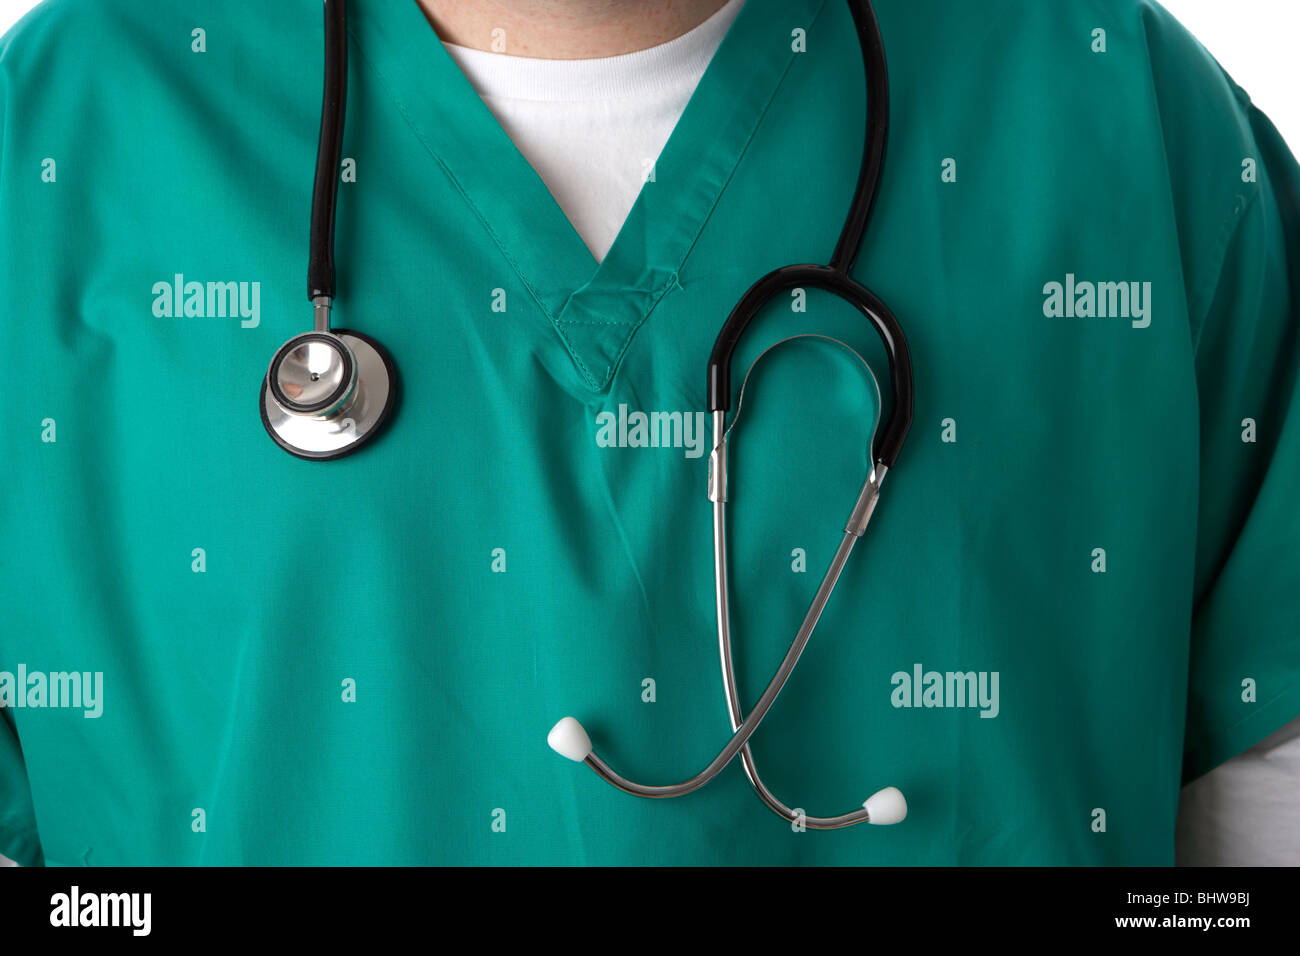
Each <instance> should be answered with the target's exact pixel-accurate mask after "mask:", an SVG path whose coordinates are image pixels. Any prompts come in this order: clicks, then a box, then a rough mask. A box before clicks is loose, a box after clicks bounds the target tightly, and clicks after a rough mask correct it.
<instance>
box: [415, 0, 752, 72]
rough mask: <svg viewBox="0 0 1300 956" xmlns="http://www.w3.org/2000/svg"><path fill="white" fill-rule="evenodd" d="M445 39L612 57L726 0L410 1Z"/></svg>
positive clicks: (553, 54)
mask: <svg viewBox="0 0 1300 956" xmlns="http://www.w3.org/2000/svg"><path fill="white" fill-rule="evenodd" d="M418 2H419V4H420V6H421V7H422V8H423V9H424V14H425V16H426V17H428V19H429V22H430V23H431V24H432V25H433V28H434V30H436V31H437V33H438V36H439V37H440V38H441V39H442V40H443V41H444V42H446V43H454V44H456V45H457V46H466V47H470V48H471V49H475V50H489V51H492V52H495V53H507V54H510V55H512V56H527V57H537V58H540V59H545V60H586V59H591V58H593V57H601V56H619V55H620V54H623V53H633V52H635V51H637V50H645V49H648V48H650V47H652V46H658V45H659V44H660V43H667V42H668V41H669V40H674V39H676V38H677V37H679V36H681V35H682V34H684V33H687V32H689V31H691V30H693V29H694V28H695V27H697V26H699V25H700V24H701V23H703V22H704V21H705V20H707V19H708V18H709V17H711V16H713V14H715V13H717V12H718V10H720V9H722V7H723V6H725V4H726V0H418Z"/></svg>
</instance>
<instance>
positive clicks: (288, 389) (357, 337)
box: [261, 330, 397, 461]
mask: <svg viewBox="0 0 1300 956" xmlns="http://www.w3.org/2000/svg"><path fill="white" fill-rule="evenodd" d="M396 395H397V374H396V371H395V369H394V367H393V363H392V360H391V359H390V358H389V357H388V353H386V352H385V351H384V349H383V347H382V346H380V345H379V343H378V342H376V341H375V340H374V339H371V338H369V337H368V336H365V335H362V334H361V333H359V332H348V331H343V330H338V331H331V332H306V333H304V334H302V335H298V336H295V337H294V338H292V339H290V340H289V341H288V342H286V343H285V344H284V345H283V346H281V347H280V350H279V351H278V352H276V353H275V357H274V358H273V359H272V360H271V367H270V368H269V369H268V370H267V373H266V378H265V379H264V380H263V381H262V394H261V406H262V424H263V425H265V426H266V430H267V433H268V434H270V436H271V437H272V438H273V439H274V440H275V442H276V444H278V445H279V446H280V447H281V448H283V449H284V450H285V451H287V452H288V453H289V454H291V455H296V456H297V457H299V458H308V459H311V460H314V461H327V460H329V459H332V458H342V457H343V456H344V455H348V454H351V453H352V452H354V451H356V450H357V449H358V448H360V447H361V446H362V445H364V444H365V443H366V442H368V441H369V440H370V439H371V438H373V437H374V436H375V435H377V434H378V433H379V431H380V429H382V428H383V426H384V423H385V422H386V421H387V420H388V418H389V417H390V415H391V414H392V410H393V407H394V404H395V400H396Z"/></svg>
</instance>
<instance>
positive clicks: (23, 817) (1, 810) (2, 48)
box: [0, 31, 44, 866]
mask: <svg viewBox="0 0 1300 956" xmlns="http://www.w3.org/2000/svg"><path fill="white" fill-rule="evenodd" d="M13 33H14V31H10V33H8V34H6V35H5V36H4V37H3V38H0V303H6V302H12V301H13V298H12V296H10V295H9V294H8V290H7V289H6V288H5V276H6V274H7V262H8V259H9V243H10V242H12V241H13V237H14V233H16V232H17V231H19V224H18V223H12V222H9V221H8V217H7V216H6V214H5V196H6V195H7V194H8V192H9V182H8V176H9V173H8V170H9V169H11V168H12V165H13V164H12V163H11V162H10V161H9V160H10V157H9V155H8V152H9V150H8V143H7V140H6V138H5V131H6V130H7V129H8V126H9V122H10V120H11V117H10V115H9V114H10V110H9V91H10V84H9V76H8V69H7V67H8V65H9V64H8V63H6V62H5V61H6V59H7V56H6V54H7V53H8V49H9V43H10V41H11V40H12V38H13ZM6 321H13V315H12V313H11V312H8V311H7V310H6V311H0V322H6ZM3 460H4V457H3V455H2V454H0V469H2V468H3V464H2V463H3ZM2 474H3V471H0V475H2ZM10 557H11V558H12V555H11V556H10ZM2 571H3V561H0V572H2ZM3 638H4V629H3V628H0V671H10V672H12V671H13V669H14V661H12V660H11V659H10V654H11V653H12V648H10V647H7V646H6V645H5V643H4V640H3ZM0 854H3V855H4V856H7V857H9V859H11V860H13V861H15V862H17V863H21V864H23V865H24V866H38V865H40V864H42V863H43V862H44V859H43V856H42V854H41V844H40V840H39V839H38V837H37V834H36V813H35V811H34V809H33V807H32V795H31V788H30V787H29V785H28V782H27V768H26V765H25V763H24V761H23V753H22V748H21V747H20V746H19V743H18V732H17V730H16V728H15V727H14V722H13V719H12V717H11V715H10V713H9V711H8V710H7V709H6V708H5V707H3V706H0Z"/></svg>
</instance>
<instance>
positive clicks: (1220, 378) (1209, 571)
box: [1183, 80, 1300, 782]
mask: <svg viewBox="0 0 1300 956" xmlns="http://www.w3.org/2000/svg"><path fill="white" fill-rule="evenodd" d="M1229 84H1230V86H1231V89H1232V93H1233V95H1234V96H1235V97H1236V100H1237V103H1236V111H1235V112H1236V113H1237V115H1236V116H1234V117H1233V119H1234V120H1237V121H1238V122H1240V123H1241V128H1242V130H1243V132H1245V131H1247V130H1248V135H1247V136H1246V137H1245V146H1246V152H1245V154H1244V157H1243V158H1242V159H1241V160H1238V161H1237V163H1240V164H1241V165H1240V168H1241V169H1242V170H1243V171H1244V172H1243V175H1242V183H1241V186H1240V187H1239V192H1238V194H1237V198H1236V202H1235V204H1234V205H1233V206H1232V207H1230V208H1229V209H1228V210H1226V212H1225V218H1224V219H1223V221H1222V228H1221V231H1220V233H1219V235H1218V236H1217V237H1216V238H1217V244H1216V246H1215V248H1216V250H1217V251H1218V254H1219V258H1220V259H1221V267H1220V268H1219V269H1218V270H1217V272H1215V271H1211V272H1209V273H1208V274H1206V275H1204V276H1202V277H1201V278H1202V279H1203V280H1204V285H1203V286H1202V288H1203V292H1204V295H1203V299H1202V301H1203V302H1205V303H1207V304H1208V305H1207V307H1206V308H1205V309H1204V315H1203V319H1202V321H1201V322H1200V324H1199V325H1194V326H1193V328H1192V336H1193V344H1194V347H1195V356H1196V378H1197V385H1198V392H1199V408H1200V433H1201V460H1200V509H1199V515H1198V531H1197V550H1196V565H1195V567H1196V571H1195V591H1194V599H1195V604H1194V607H1193V619H1192V635H1191V656H1190V661H1189V673H1188V704H1187V732H1186V737H1185V740H1184V761H1183V779H1184V782H1187V781H1190V780H1192V779H1194V778H1196V777H1199V776H1201V775H1202V774H1204V773H1206V772H1207V771H1209V770H1211V769H1212V768H1214V767H1216V766H1217V765H1219V764H1221V763H1223V762H1224V761H1226V760H1228V759H1229V758H1231V757H1234V756H1236V755H1237V754H1239V753H1241V752H1243V751H1245V750H1246V749H1248V748H1249V747H1251V746H1252V745H1253V744H1255V743H1257V742H1259V741H1260V740H1262V739H1263V738H1264V737H1266V736H1268V735H1269V734H1271V733H1273V732H1274V731H1276V730H1277V729H1278V728H1280V727H1282V726H1283V725H1285V724H1286V723H1287V722H1288V721H1290V720H1291V719H1292V718H1294V717H1295V716H1296V715H1297V714H1300V500H1298V493H1300V375H1298V373H1300V303H1298V302H1297V298H1298V297H1300V168H1298V167H1297V164H1296V160H1295V158H1294V157H1293V156H1292V155H1291V153H1290V151H1289V150H1288V149H1287V146H1286V144H1285V143H1284V142H1283V140H1282V138H1281V136H1280V135H1279V134H1278V132H1277V130H1276V129H1275V128H1274V127H1273V124H1272V123H1271V122H1270V121H1269V120H1268V118H1267V117H1266V116H1265V115H1264V114H1263V113H1262V112H1260V111H1259V110H1258V109H1257V108H1255V107H1254V106H1253V105H1252V104H1251V102H1250V99H1249V97H1248V96H1247V95H1246V93H1245V92H1244V91H1243V90H1241V89H1240V88H1239V87H1237V86H1236V85H1235V84H1232V83H1231V81H1230V80H1229ZM1248 160H1254V164H1253V165H1254V170H1255V175H1254V179H1255V181H1253V182H1252V181H1251V180H1252V177H1251V175H1250V167H1251V164H1250V163H1249V162H1248ZM1235 166H1236V164H1234V168H1235ZM1193 320H1194V321H1195V316H1193Z"/></svg>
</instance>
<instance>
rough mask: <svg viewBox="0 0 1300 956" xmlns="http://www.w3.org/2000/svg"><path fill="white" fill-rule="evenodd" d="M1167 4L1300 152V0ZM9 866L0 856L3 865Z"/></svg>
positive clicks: (11, 15)
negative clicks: (1299, 54) (1299, 51)
mask: <svg viewBox="0 0 1300 956" xmlns="http://www.w3.org/2000/svg"><path fill="white" fill-rule="evenodd" d="M409 2H411V3H414V2H416V0H409ZM968 2H969V0H968ZM976 2H979V0H976ZM1041 2H1044V3H1083V2H1086V0H1041ZM1163 5H1164V6H1165V8H1166V9H1168V10H1169V11H1170V12H1171V13H1173V14H1174V15H1175V16H1176V17H1178V18H1179V19H1180V20H1181V21H1182V22H1183V23H1184V24H1185V25H1186V26H1187V28H1188V29H1189V30H1191V32H1192V33H1193V34H1195V35H1196V37H1197V38H1198V39H1199V40H1200V41H1201V43H1203V44H1204V45H1205V47H1206V48H1207V49H1208V50H1209V51H1210V52H1211V53H1212V54H1214V56H1215V58H1217V59H1218V61H1219V62H1220V63H1221V64H1223V66H1224V68H1225V69H1226V70H1227V71H1228V73H1230V74H1231V75H1232V78H1233V79H1234V80H1236V81H1237V83H1238V84H1239V85H1240V86H1241V87H1243V88H1244V89H1245V90H1246V92H1248V93H1249V94H1250V95H1251V98H1252V99H1253V100H1254V102H1255V105H1256V106H1258V107H1259V108H1260V109H1262V110H1263V111H1264V112H1265V113H1267V114H1268V116H1269V118H1270V119H1272V120H1273V123H1274V124H1275V125H1276V126H1277V128H1278V129H1279V130H1280V131H1281V132H1282V135H1283V136H1285V137H1286V140H1287V142H1288V143H1290V144H1291V149H1292V151H1293V152H1296V153H1300V63H1297V59H1296V54H1295V44H1296V40H1297V37H1298V36H1300V0H1163ZM34 6H36V3H34V2H32V0H0V34H2V33H5V32H7V31H8V30H9V28H10V27H11V26H13V24H14V23H16V22H17V21H18V19H19V18H20V17H22V16H23V14H25V13H26V12H27V11H28V10H30V9H31V8H32V7H34ZM256 15H257V4H256V3H250V4H249V16H256ZM312 27H313V30H314V29H315V24H313V25H312ZM313 35H314V34H313ZM5 862H7V861H6V860H5V859H4V857H2V856H0V865H2V864H3V863H5Z"/></svg>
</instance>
